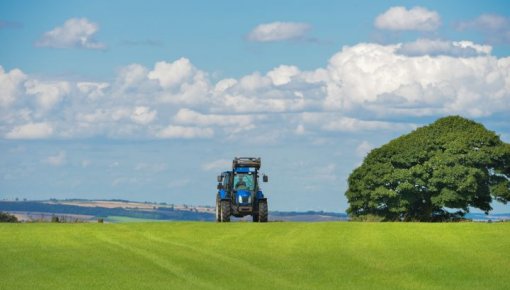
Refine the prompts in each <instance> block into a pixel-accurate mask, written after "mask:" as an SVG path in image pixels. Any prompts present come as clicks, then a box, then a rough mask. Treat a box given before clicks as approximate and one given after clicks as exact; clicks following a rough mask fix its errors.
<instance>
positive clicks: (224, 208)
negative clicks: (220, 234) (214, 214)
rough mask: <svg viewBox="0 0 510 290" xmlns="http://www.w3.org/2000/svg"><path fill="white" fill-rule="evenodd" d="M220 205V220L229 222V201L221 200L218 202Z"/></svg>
mask: <svg viewBox="0 0 510 290" xmlns="http://www.w3.org/2000/svg"><path fill="white" fill-rule="evenodd" d="M220 205H221V211H220V216H221V221H222V222H229V221H230V201H228V200H222V201H221V202H220Z"/></svg>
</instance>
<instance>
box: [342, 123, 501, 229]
mask: <svg viewBox="0 0 510 290" xmlns="http://www.w3.org/2000/svg"><path fill="white" fill-rule="evenodd" d="M509 177H510V144H506V143H504V142H502V141H501V140H500V138H499V137H498V136H497V135H496V134H495V133H494V132H492V131H488V130H487V129H485V127H484V126H483V125H481V124H478V123H476V122H473V121H471V120H467V119H464V118H462V117H458V116H453V117H446V118H442V119H439V120H437V121H436V122H434V123H433V124H431V125H429V126H425V127H421V128H418V129H417V130H415V131H413V132H412V133H410V134H407V135H404V136H401V137H399V138H397V139H394V140H393V141H391V142H389V143H388V144H386V145H384V146H382V147H380V148H377V149H374V150H372V152H370V153H369V154H368V155H367V157H366V158H365V160H364V162H363V164H362V165H361V166H360V167H358V168H356V169H355V170H354V171H353V172H352V173H351V175H350V176H349V180H348V182H349V188H348V189H347V192H346V193H345V195H346V196H347V199H348V201H349V204H350V206H349V208H348V210H347V212H348V213H349V215H350V216H351V217H353V218H359V217H363V216H367V215H373V216H380V217H382V218H383V219H384V220H390V221H396V220H404V221H443V220H456V219H461V218H462V217H463V216H464V214H465V213H467V212H468V211H469V207H474V208H479V209H481V210H483V211H484V212H486V213H488V212H489V211H490V210H492V208H491V205H490V203H491V202H492V200H493V199H496V200H498V201H500V202H503V203H506V202H507V201H508V200H510V182H509V180H510V179H509ZM447 208H448V209H455V210H457V212H455V213H451V210H450V212H449V211H446V209H447Z"/></svg>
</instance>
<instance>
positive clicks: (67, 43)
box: [36, 18, 106, 49]
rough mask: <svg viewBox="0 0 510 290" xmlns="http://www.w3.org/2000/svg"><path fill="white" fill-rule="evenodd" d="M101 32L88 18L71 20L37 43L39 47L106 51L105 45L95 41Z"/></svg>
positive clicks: (51, 31) (49, 32) (47, 33)
mask: <svg viewBox="0 0 510 290" xmlns="http://www.w3.org/2000/svg"><path fill="white" fill-rule="evenodd" d="M98 30H99V26H98V25H97V24H96V23H93V22H90V21H89V20H88V19H86V18H71V19H68V20H66V22H64V25H62V26H58V27H55V28H54V29H52V30H50V31H48V32H45V33H44V34H43V36H42V37H41V39H39V40H38V41H37V42H36V46H39V47H53V48H71V47H77V48H87V49H104V48H105V47H106V46H105V45H104V44H103V43H100V42H97V41H96V40H95V39H94V36H95V34H96V33H97V31H98Z"/></svg>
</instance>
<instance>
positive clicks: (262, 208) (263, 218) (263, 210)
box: [258, 200, 268, 223]
mask: <svg viewBox="0 0 510 290" xmlns="http://www.w3.org/2000/svg"><path fill="white" fill-rule="evenodd" d="M267 215H268V212H267V201H266V200H261V201H259V214H258V220H259V222H261V223H265V222H267Z"/></svg>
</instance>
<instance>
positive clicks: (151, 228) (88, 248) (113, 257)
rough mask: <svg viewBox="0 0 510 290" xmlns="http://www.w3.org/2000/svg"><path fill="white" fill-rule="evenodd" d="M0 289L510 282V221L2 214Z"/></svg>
mask: <svg viewBox="0 0 510 290" xmlns="http://www.w3.org/2000/svg"><path fill="white" fill-rule="evenodd" d="M0 233H1V235H0V277H1V279H0V289H142V288H143V289H509V287H510V275H509V274H508V269H509V267H510V223H493V224H480V223H459V224H412V223H346V222H343V223H268V224H253V223H230V224H215V223H201V222H170V223H128V224H0Z"/></svg>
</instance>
